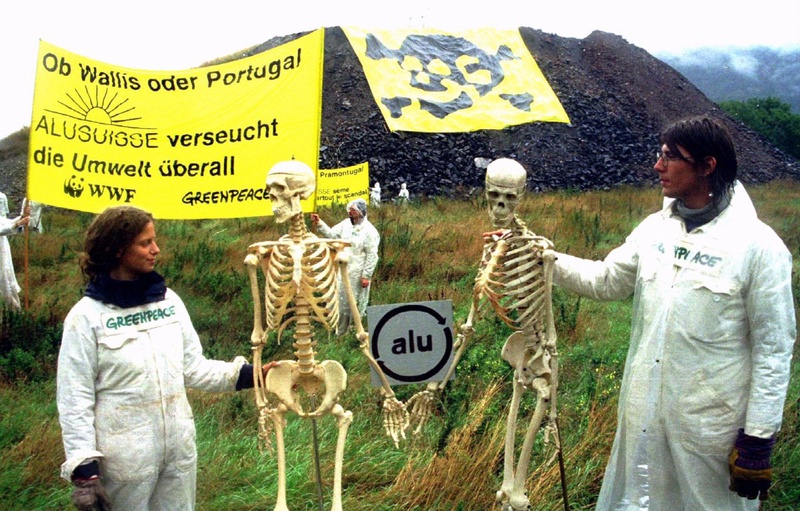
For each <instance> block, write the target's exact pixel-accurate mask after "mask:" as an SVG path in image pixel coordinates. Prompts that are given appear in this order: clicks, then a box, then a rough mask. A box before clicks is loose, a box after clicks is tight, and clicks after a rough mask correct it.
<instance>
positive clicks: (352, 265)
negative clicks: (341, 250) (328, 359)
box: [311, 199, 381, 335]
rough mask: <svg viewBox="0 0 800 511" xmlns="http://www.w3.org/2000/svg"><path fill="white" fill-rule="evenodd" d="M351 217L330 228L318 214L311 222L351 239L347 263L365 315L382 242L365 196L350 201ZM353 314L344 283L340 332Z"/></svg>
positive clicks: (323, 231) (330, 233)
mask: <svg viewBox="0 0 800 511" xmlns="http://www.w3.org/2000/svg"><path fill="white" fill-rule="evenodd" d="M347 216H348V218H347V219H346V220H342V221H341V222H339V223H338V224H336V225H334V226H333V227H332V228H331V227H328V224H326V223H325V222H324V221H323V220H321V219H320V218H319V215H317V214H314V213H312V214H311V222H312V223H313V224H314V226H316V227H317V228H318V229H319V233H320V234H321V235H322V236H324V237H326V238H335V239H341V240H343V241H349V242H350V251H351V255H350V261H349V263H348V264H347V274H348V276H349V278H350V287H352V288H353V294H355V295H356V303H358V313H359V315H361V316H362V317H363V316H364V315H365V314H366V313H367V305H368V304H369V289H370V284H371V282H372V274H373V273H374V272H375V266H377V264H378V245H380V242H381V236H380V234H378V230H377V229H375V226H373V225H372V224H371V223H370V221H369V220H367V202H366V201H365V200H364V199H356V200H354V201H351V202H349V203H348V204H347ZM352 316H353V315H352V313H351V312H350V305H349V304H348V302H347V296H346V295H345V291H344V287H343V286H340V289H339V325H338V326H337V329H336V333H337V334H339V335H341V334H344V333H345V332H346V331H347V328H348V327H349V326H350V322H351V321H352Z"/></svg>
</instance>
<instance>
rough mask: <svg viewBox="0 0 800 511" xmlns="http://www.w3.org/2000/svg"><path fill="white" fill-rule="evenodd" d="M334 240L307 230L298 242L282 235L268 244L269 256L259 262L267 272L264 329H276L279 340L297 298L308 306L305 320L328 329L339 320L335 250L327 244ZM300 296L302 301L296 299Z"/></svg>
mask: <svg viewBox="0 0 800 511" xmlns="http://www.w3.org/2000/svg"><path fill="white" fill-rule="evenodd" d="M334 241H335V240H329V239H321V238H317V237H316V236H314V235H312V234H307V235H306V236H305V237H304V239H303V240H302V242H300V243H295V242H294V241H292V239H291V237H290V236H289V235H286V236H283V237H281V238H280V239H279V240H278V242H276V243H274V244H271V246H272V253H271V257H269V258H268V259H266V260H263V263H262V264H264V268H263V270H264V274H265V275H268V278H267V279H266V281H267V282H266V286H265V295H266V300H265V302H266V303H265V305H266V314H267V317H266V323H267V329H268V330H271V331H277V333H278V341H279V342H280V338H281V334H282V333H283V331H284V330H285V329H286V328H287V327H288V326H289V325H291V323H292V322H294V321H296V320H297V319H298V317H299V316H298V315H297V306H298V302H302V303H303V305H304V306H307V307H308V319H309V320H311V321H315V322H317V323H319V324H321V325H322V326H323V327H325V329H326V330H328V331H331V329H332V328H334V327H335V326H336V323H337V322H338V321H339V301H338V299H337V296H338V290H339V286H338V280H337V266H336V264H335V263H334V260H335V258H336V253H337V250H336V249H335V248H333V247H332V246H331V242H334ZM335 242H336V243H337V244H339V245H344V244H343V243H342V242H340V241H335ZM257 245H261V246H263V244H257ZM259 248H260V247H259ZM301 250H302V252H301ZM298 284H299V285H298ZM300 297H302V298H303V300H302V301H300V300H298V298H300ZM301 316H302V315H301Z"/></svg>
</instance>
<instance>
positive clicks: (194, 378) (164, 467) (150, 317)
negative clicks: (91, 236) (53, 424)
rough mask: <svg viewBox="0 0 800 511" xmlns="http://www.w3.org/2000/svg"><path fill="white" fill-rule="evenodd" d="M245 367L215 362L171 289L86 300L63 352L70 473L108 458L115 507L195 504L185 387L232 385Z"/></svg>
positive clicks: (61, 382)
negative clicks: (132, 299)
mask: <svg viewBox="0 0 800 511" xmlns="http://www.w3.org/2000/svg"><path fill="white" fill-rule="evenodd" d="M244 363H245V359H244V358H243V357H236V359H234V361H233V362H223V361H218V360H208V359H206V358H205V357H204V356H203V351H202V347H201V345H200V340H199V338H198V336H197V333H196V331H195V329H194V327H193V326H192V323H191V320H190V319H189V314H188V313H187V311H186V308H185V306H184V304H183V302H182V301H181V299H180V298H179V297H178V295H177V294H175V293H174V292H173V291H172V290H170V289H167V292H166V296H165V299H164V300H161V301H158V302H154V303H148V304H145V305H140V306H136V307H129V308H120V307H117V306H115V305H110V304H104V303H102V302H101V301H98V300H94V299H92V298H88V297H84V298H82V299H81V300H80V301H79V302H78V303H77V304H76V305H75V306H74V307H73V308H72V310H71V311H70V313H69V314H68V315H67V318H66V320H65V321H64V335H63V339H62V345H61V351H60V353H59V358H58V376H57V382H58V391H57V403H58V411H59V420H60V422H61V430H62V436H63V441H64V449H65V451H66V457H67V459H66V462H64V464H63V465H62V466H61V476H62V477H63V478H64V479H66V480H70V476H71V474H72V472H73V470H74V469H75V467H77V466H78V465H79V464H81V463H82V462H84V461H85V460H87V459H92V458H101V463H100V467H101V476H102V481H103V485H104V486H105V488H106V490H107V491H108V494H109V497H110V498H111V501H112V502H113V505H114V509H119V510H124V511H139V510H141V511H145V510H148V509H170V510H185V511H189V510H191V509H193V508H194V502H195V479H196V465H197V451H196V446H195V426H194V419H193V417H192V410H191V408H190V406H189V402H188V400H187V398H186V390H185V388H186V387H190V388H196V389H201V390H206V391H213V392H223V391H233V390H234V389H235V385H236V381H237V379H238V377H239V372H240V369H241V367H242V365H243V364H244ZM153 488H156V490H155V492H154V493H153V496H152V501H150V502H148V499H149V496H150V494H151V492H153ZM154 501H157V502H154Z"/></svg>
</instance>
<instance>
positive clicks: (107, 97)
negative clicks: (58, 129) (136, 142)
mask: <svg viewBox="0 0 800 511" xmlns="http://www.w3.org/2000/svg"><path fill="white" fill-rule="evenodd" d="M64 95H65V96H66V99H63V100H60V101H59V102H58V103H59V105H61V107H62V108H63V109H66V110H62V109H59V110H61V111H58V110H49V111H51V112H53V113H58V114H61V115H66V116H68V117H72V118H74V119H80V120H83V121H88V122H92V123H97V124H107V125H116V126H123V127H128V128H133V127H135V126H133V125H132V123H135V122H136V121H140V120H141V119H142V118H141V117H140V116H138V115H136V114H135V112H134V111H135V110H136V107H135V106H132V105H130V104H129V100H128V98H122V97H120V95H119V92H117V91H113V90H111V89H108V88H105V87H103V88H101V87H99V86H95V89H94V91H91V90H90V89H89V87H88V86H86V87H84V89H83V90H81V89H77V88H76V89H75V90H74V91H73V92H67V93H64Z"/></svg>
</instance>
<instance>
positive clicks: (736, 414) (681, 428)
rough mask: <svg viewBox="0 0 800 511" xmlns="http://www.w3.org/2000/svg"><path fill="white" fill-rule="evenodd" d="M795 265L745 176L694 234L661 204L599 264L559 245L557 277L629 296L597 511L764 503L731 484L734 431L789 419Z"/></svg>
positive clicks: (576, 288) (607, 294)
mask: <svg viewBox="0 0 800 511" xmlns="http://www.w3.org/2000/svg"><path fill="white" fill-rule="evenodd" d="M671 202H672V201H669V203H670V204H671ZM791 271H792V258H791V254H790V253H789V251H788V250H787V249H786V246H785V245H784V244H783V242H782V241H781V240H780V238H778V236H777V235H776V234H775V232H774V231H773V230H772V229H771V228H769V227H768V226H767V225H765V224H764V223H762V222H761V221H760V220H758V218H757V216H756V212H755V208H754V207H753V204H752V202H751V201H750V198H749V196H748V195H747V193H746V192H745V190H744V188H743V187H742V186H741V184H738V183H737V185H736V187H735V190H734V195H733V197H732V199H731V204H730V206H729V207H728V208H726V209H725V210H724V211H723V212H722V213H721V214H720V215H719V216H717V218H715V219H714V220H712V221H711V222H709V223H707V224H705V225H703V226H700V227H697V228H695V229H694V230H692V231H691V232H689V233H687V232H686V230H685V227H684V223H683V222H682V221H681V220H680V219H679V218H678V217H676V216H674V215H673V214H672V209H671V207H669V204H666V205H665V207H664V209H663V210H662V211H660V212H657V213H654V214H652V215H650V216H649V217H648V218H646V219H645V220H644V221H643V222H642V223H641V224H640V225H639V226H638V227H637V228H636V229H634V231H633V232H632V233H631V234H630V235H629V236H628V238H627V239H626V241H625V243H624V244H623V245H622V246H620V247H618V248H616V249H614V250H613V251H611V252H610V253H609V255H608V256H607V257H606V258H605V260H603V261H588V260H584V259H578V258H575V257H572V256H569V255H566V254H558V259H557V261H556V265H555V271H554V283H555V284H556V285H558V286H561V287H563V288H565V289H568V290H571V291H573V292H576V293H578V294H581V295H584V296H588V297H591V298H595V299H598V300H618V299H624V298H626V297H628V296H630V295H631V293H633V295H634V301H633V318H632V326H631V339H630V347H629V349H628V356H627V359H626V363H625V373H624V376H623V379H622V388H621V391H620V397H619V409H618V423H617V432H616V436H615V438H614V443H613V447H612V451H611V458H610V460H609V463H608V466H607V467H606V472H605V477H604V479H603V484H602V489H601V491H600V495H599V498H598V503H597V508H596V509H597V510H599V511H611V510H613V511H634V510H635V511H640V510H649V511H733V510H756V509H758V506H759V502H758V500H747V499H744V498H742V497H739V496H738V495H736V493H734V492H732V491H730V490H728V479H729V475H728V455H729V454H730V453H731V451H732V449H733V445H734V441H735V439H736V435H737V431H738V429H739V428H744V430H745V433H747V434H749V435H754V436H759V437H763V438H766V437H769V436H770V435H772V434H774V433H776V432H777V431H778V430H779V429H780V425H781V421H782V414H783V406H784V401H785V398H786V391H787V387H788V383H789V374H790V373H789V370H790V367H789V366H790V360H791V357H792V347H793V344H794V340H795V335H796V332H795V329H796V327H795V325H796V323H795V312H794V305H793V299H792V291H791Z"/></svg>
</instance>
